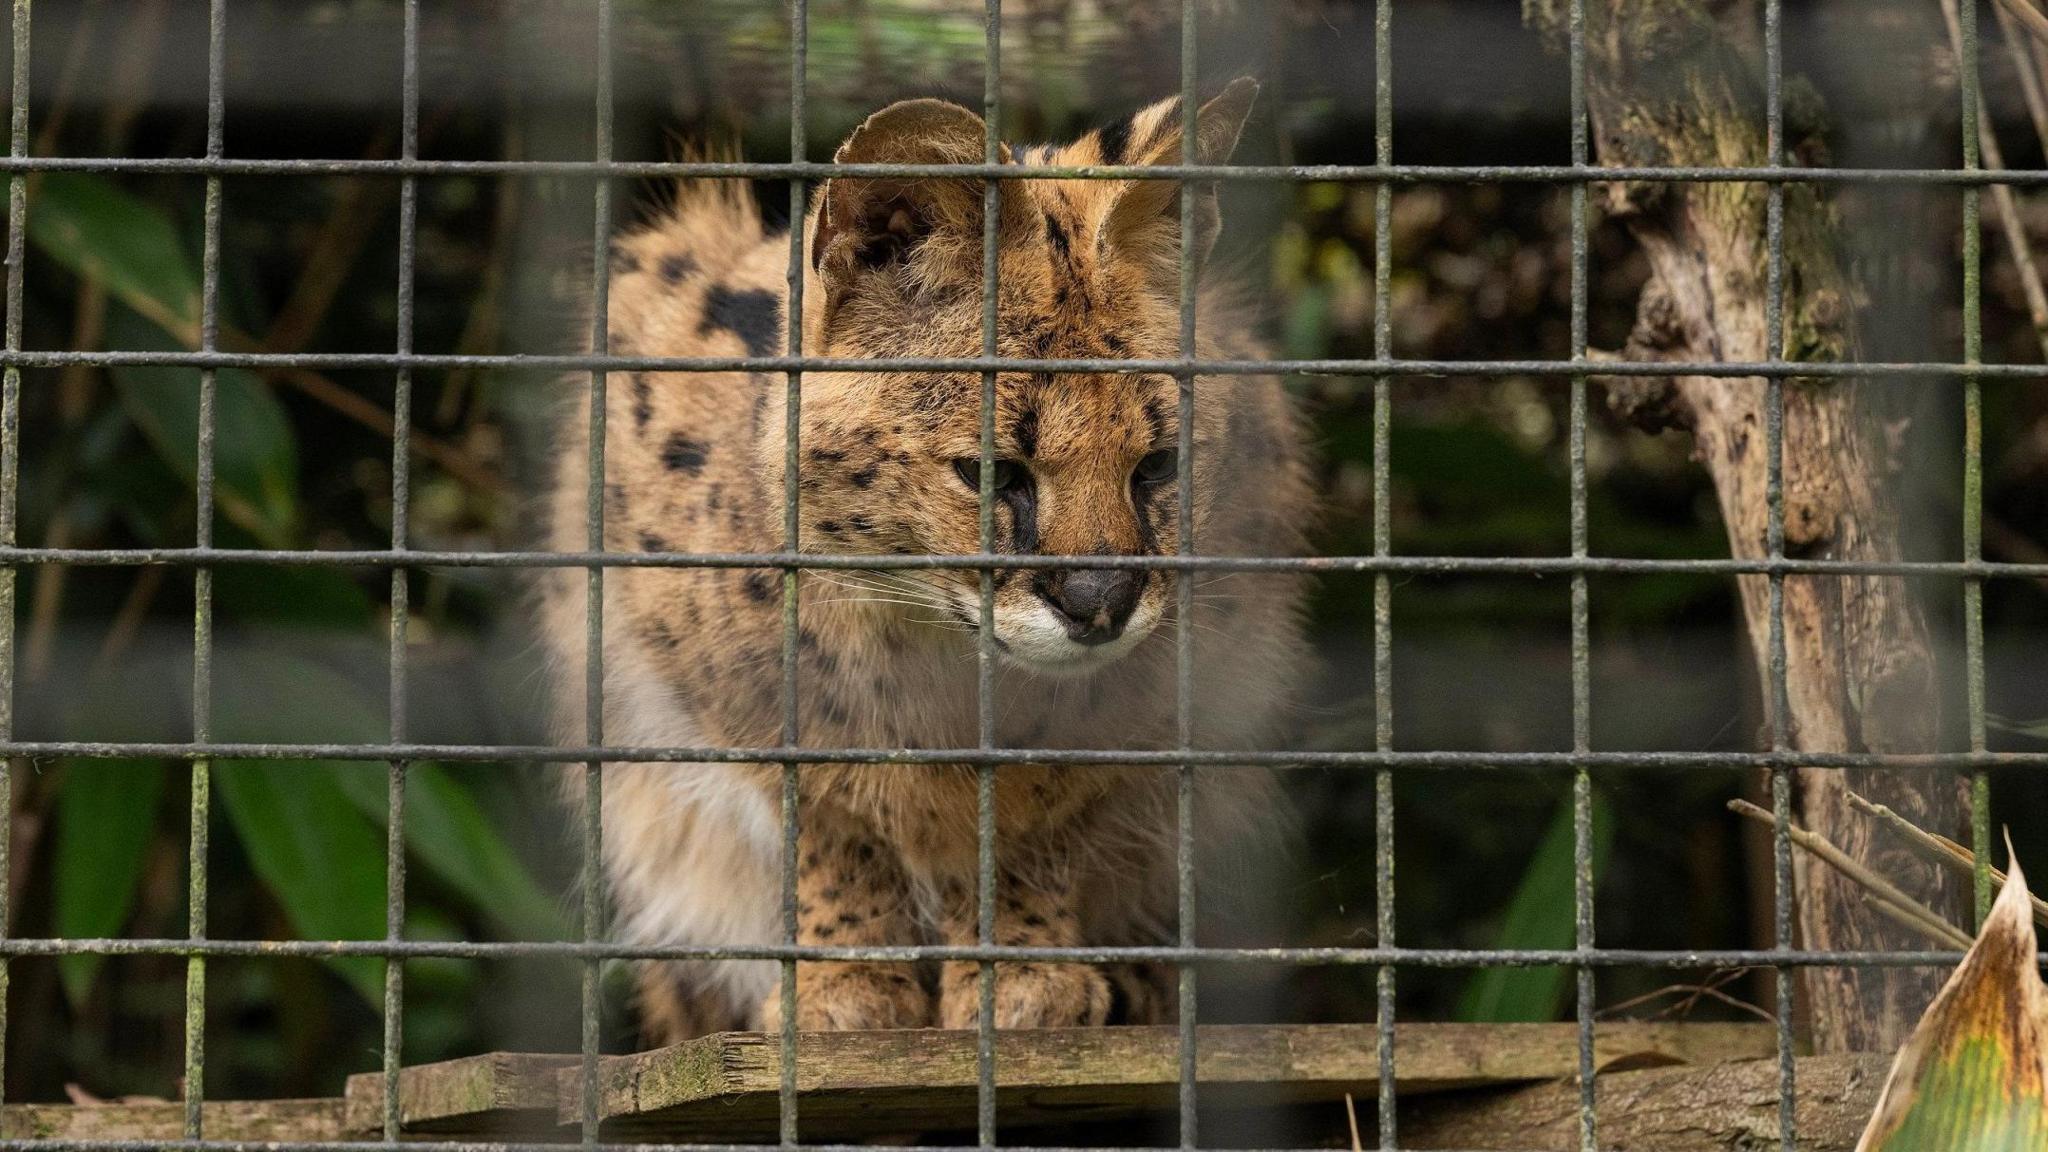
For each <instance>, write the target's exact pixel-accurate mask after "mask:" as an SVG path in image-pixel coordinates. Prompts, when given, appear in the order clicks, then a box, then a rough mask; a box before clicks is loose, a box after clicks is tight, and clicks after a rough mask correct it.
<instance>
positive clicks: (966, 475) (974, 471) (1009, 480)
mask: <svg viewBox="0 0 2048 1152" xmlns="http://www.w3.org/2000/svg"><path fill="white" fill-rule="evenodd" d="M995 469H996V472H995V487H996V494H997V495H999V496H1000V495H1002V494H1003V493H1004V492H1008V491H1009V490H1011V489H1013V488H1016V487H1017V486H1018V485H1020V484H1022V483H1024V466H1023V465H1021V464H1019V463H1017V462H1016V461H1015V460H998V461H996V462H995ZM953 472H954V474H955V475H957V476H959V477H960V482H961V483H962V484H965V485H967V486H968V487H969V488H971V489H973V490H974V491H976V492H979V491H981V461H980V460H979V459H977V458H975V457H973V456H962V457H961V458H959V459H958V460H955V461H953Z"/></svg>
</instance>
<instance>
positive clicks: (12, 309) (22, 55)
mask: <svg viewBox="0 0 2048 1152" xmlns="http://www.w3.org/2000/svg"><path fill="white" fill-rule="evenodd" d="M28 51H29V0H14V41H13V60H12V61H11V62H10V71H11V72H12V73H13V82H12V85H11V88H10V93H11V107H10V109H9V116H8V131H7V151H8V155H9V156H10V157H11V158H13V159H20V158H22V157H25V156H27V155H28V66H29V56H28ZM27 239H28V178H27V177H26V176H24V175H15V176H13V177H10V178H9V179H8V181H7V302H6V309H7V315H6V330H7V331H6V346H7V350H8V351H9V352H14V351H16V350H18V349H19V348H20V347H21V323H22V304H21V290H22V264H23V257H24V255H25V254H26V251H27ZM20 481H21V369H20V368H18V367H15V366H13V365H9V366H8V367H7V369H6V371H5V373H4V375H0V544H6V545H9V546H12V545H13V544H14V543H15V539H16V534H17V531H18V528H19V512H20V503H21V499H20ZM16 579H17V577H16V574H15V570H14V569H13V568H11V567H10V568H5V569H0V737H5V738H7V739H10V740H11V739H13V737H14V608H15V602H14V586H15V581H16ZM12 811H14V762H13V759H12V758H11V757H8V758H0V812H12ZM13 850H14V821H13V820H11V819H10V820H0V876H8V875H11V874H12V873H11V871H10V868H11V865H12V856H13ZM10 887H12V886H11V885H8V884H0V943H10V942H11V940H10V930H9V925H10V924H11V923H12V922H13V916H14V908H13V907H12V898H11V894H10V893H9V891H8V889H9V888H10ZM11 975H12V965H11V964H9V962H8V957H4V956H0V1100H5V1099H6V1096H7V1000H8V994H9V978H10V976H11Z"/></svg>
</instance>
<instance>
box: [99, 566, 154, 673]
mask: <svg viewBox="0 0 2048 1152" xmlns="http://www.w3.org/2000/svg"><path fill="white" fill-rule="evenodd" d="M167 571H169V569H168V568H165V567H163V566H161V565H157V564H145V565H143V567H142V570H141V571H140V572H138V573H136V575H135V583H134V584H133V585H131V586H130V587H129V589H128V595H127V597H126V598H125V599H123V600H122V601H121V607H120V608H119V609H118V610H116V611H115V613H114V622H113V623H112V624H110V625H108V626H107V635H106V638H105V639H103V640H101V641H100V650H99V653H98V654H97V655H95V656H94V657H93V661H92V671H91V673H90V675H91V676H92V677H93V678H95V679H97V678H98V677H100V676H103V675H105V674H106V673H107V672H108V671H109V670H111V669H112V668H113V667H114V664H115V662H116V661H118V660H120V658H121V657H122V656H123V655H124V654H125V653H126V652H127V651H128V648H129V646H130V645H132V644H134V643H135V634H136V633H137V632H139V631H141V630H142V621H143V618H144V617H145V616H147V615H149V606H150V603H151V602H152V601H154V600H155V599H156V594H157V590H158V589H160V588H162V587H163V584H164V573H165V572H167Z"/></svg>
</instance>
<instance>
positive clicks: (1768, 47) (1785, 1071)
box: [1731, 0, 1799, 1152]
mask: <svg viewBox="0 0 2048 1152" xmlns="http://www.w3.org/2000/svg"><path fill="white" fill-rule="evenodd" d="M1780 9H1781V5H1780V3H1779V0H1765V2H1764V152H1765V157H1764V163H1765V165H1766V166H1767V167H1769V168H1772V169H1776V168H1778V167H1780V166H1781V164H1782V162H1783V159H1784V154H1785V84H1784V72H1785V63H1784V59H1785V51H1784V29H1783V23H1784V20H1783V13H1782V12H1781V10H1780ZM1764 249H1765V253H1764V331H1765V337H1764V339H1765V345H1764V354H1765V355H1766V356H1767V357H1769V358H1770V359H1773V360H1778V359H1782V358H1783V357H1784V356H1785V351H1786V349H1785V186H1784V185H1783V184H1779V183H1772V184H1771V185H1770V186H1769V187H1768V188H1767V189H1766V190H1765V208H1764ZM1731 386H1732V385H1731ZM1764 469H1765V477H1764V502H1765V506H1766V515H1767V520H1766V525H1767V526H1766V529H1765V546H1766V548H1767V549H1768V550H1769V552H1770V557H1771V559H1772V560H1779V559H1782V558H1783V557H1784V555H1785V382H1784V378H1783V377H1779V376H1772V377H1770V378H1769V379H1768V380H1766V381H1765V383H1764ZM1770 614H1771V618H1770V640H1769V646H1770V652H1769V664H1770V674H1769V680H1770V683H1769V685H1768V686H1767V691H1769V692H1770V694H1771V700H1770V713H1771V752H1772V753H1773V754H1774V755H1775V756H1782V755H1784V754H1785V753H1786V752H1788V751H1790V750H1791V746H1792V743H1791V731H1792V729H1791V716H1790V709H1791V698H1790V693H1789V692H1788V690H1787V688H1786V683H1785V677H1786V672H1785V576H1784V573H1782V572H1777V571H1773V572H1772V573H1771V574H1770ZM1771 823H1772V835H1771V866H1772V871H1773V875H1774V877H1775V883H1774V884H1773V886H1772V887H1773V891H1772V908H1771V920H1772V931H1773V936H1774V937H1775V942H1774V946H1775V947H1776V949H1777V950H1778V951H1780V952H1786V951H1790V950H1791V948H1792V896H1793V892H1792V834H1791V828H1792V776H1791V773H1790V771H1789V770H1787V769H1786V768H1785V766H1784V764H1783V763H1782V761H1774V762H1773V763H1772V765H1771ZM1772 971H1773V976H1774V979H1775V983H1776V992H1777V1012H1776V1017H1777V1023H1778V1139H1779V1143H1780V1144H1782V1145H1783V1146H1784V1147H1785V1148H1786V1149H1787V1150H1788V1152H1790V1150H1791V1149H1795V1148H1797V1147H1798V1137H1799V1131H1798V1123H1797V1120H1796V1118H1795V1115H1794V1108H1793V1101H1794V1097H1793V1093H1794V1092H1795V1091H1796V1089H1797V1083H1796V1079H1795V1071H1794V1069H1795V1066H1794V1064H1793V1061H1792V1055H1793V1032H1792V970H1791V969H1790V968H1787V967H1785V966H1783V965H1778V966H1776V967H1775V968H1774V969H1773V970H1772Z"/></svg>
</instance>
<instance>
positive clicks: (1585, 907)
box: [1569, 0, 1599, 1152]
mask: <svg viewBox="0 0 2048 1152" xmlns="http://www.w3.org/2000/svg"><path fill="white" fill-rule="evenodd" d="M1569 32H1570V40H1571V73H1572V75H1571V121H1572V125H1571V129H1572V167H1573V168H1584V167H1586V165H1587V163H1588V161H1589V160H1590V159H1591V154H1590V152H1591V150H1590V146H1589V141H1588V137H1587V118H1586V3H1585V0H1572V2H1571V11H1570V15H1569ZM1571 196H1572V238H1571V243H1572V284H1571V290H1572V320H1571V325H1572V333H1571V339H1572V347H1571V357H1572V361H1573V363H1580V364H1582V363H1584V362H1585V360H1586V295H1587V287H1586V263H1587V251H1586V250H1587V236H1586V185H1585V184H1584V183H1574V184H1573V185H1572V189H1571ZM1569 452H1570V457H1571V459H1570V467H1571V533H1572V558H1573V559H1575V560H1583V559H1585V557H1586V550H1587V532H1586V378H1585V377H1584V376H1574V377H1572V381H1571V445H1570V449H1569ZM1590 616H1591V607H1590V602H1589V598H1588V595H1587V588H1586V574H1585V573H1584V572H1574V573H1573V574H1572V751H1574V752H1578V753H1587V752H1591V751H1592V750H1593V686H1592V677H1593V673H1592V664H1593V654H1592V636H1591V625H1590V619H1589V618H1590ZM1572 872H1573V881H1572V905H1573V916H1572V920H1573V924H1574V934H1575V937H1576V939H1577V941H1578V947H1579V950H1580V951H1582V952H1583V951H1589V950H1591V949H1592V948H1593V946H1594V935H1593V777H1592V773H1591V772H1590V771H1588V770H1587V769H1586V767H1585V766H1584V765H1581V766H1580V767H1579V768H1578V769H1577V770H1575V771H1574V772H1573V773H1572ZM1577 975H1578V1023H1579V1148H1580V1149H1581V1152H1594V1149H1596V1148H1597V1147H1599V1144H1598V1125H1597V1121H1596V1119H1595V1113H1594V1106H1595V1103H1596V1094H1595V1093H1596V1084H1595V1080H1594V1069H1593V1009H1594V1005H1595V997H1596V995H1597V989H1596V987H1595V984H1594V979H1593V969H1592V967H1591V966H1590V965H1586V964H1581V965H1579V968H1578V974H1577Z"/></svg>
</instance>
